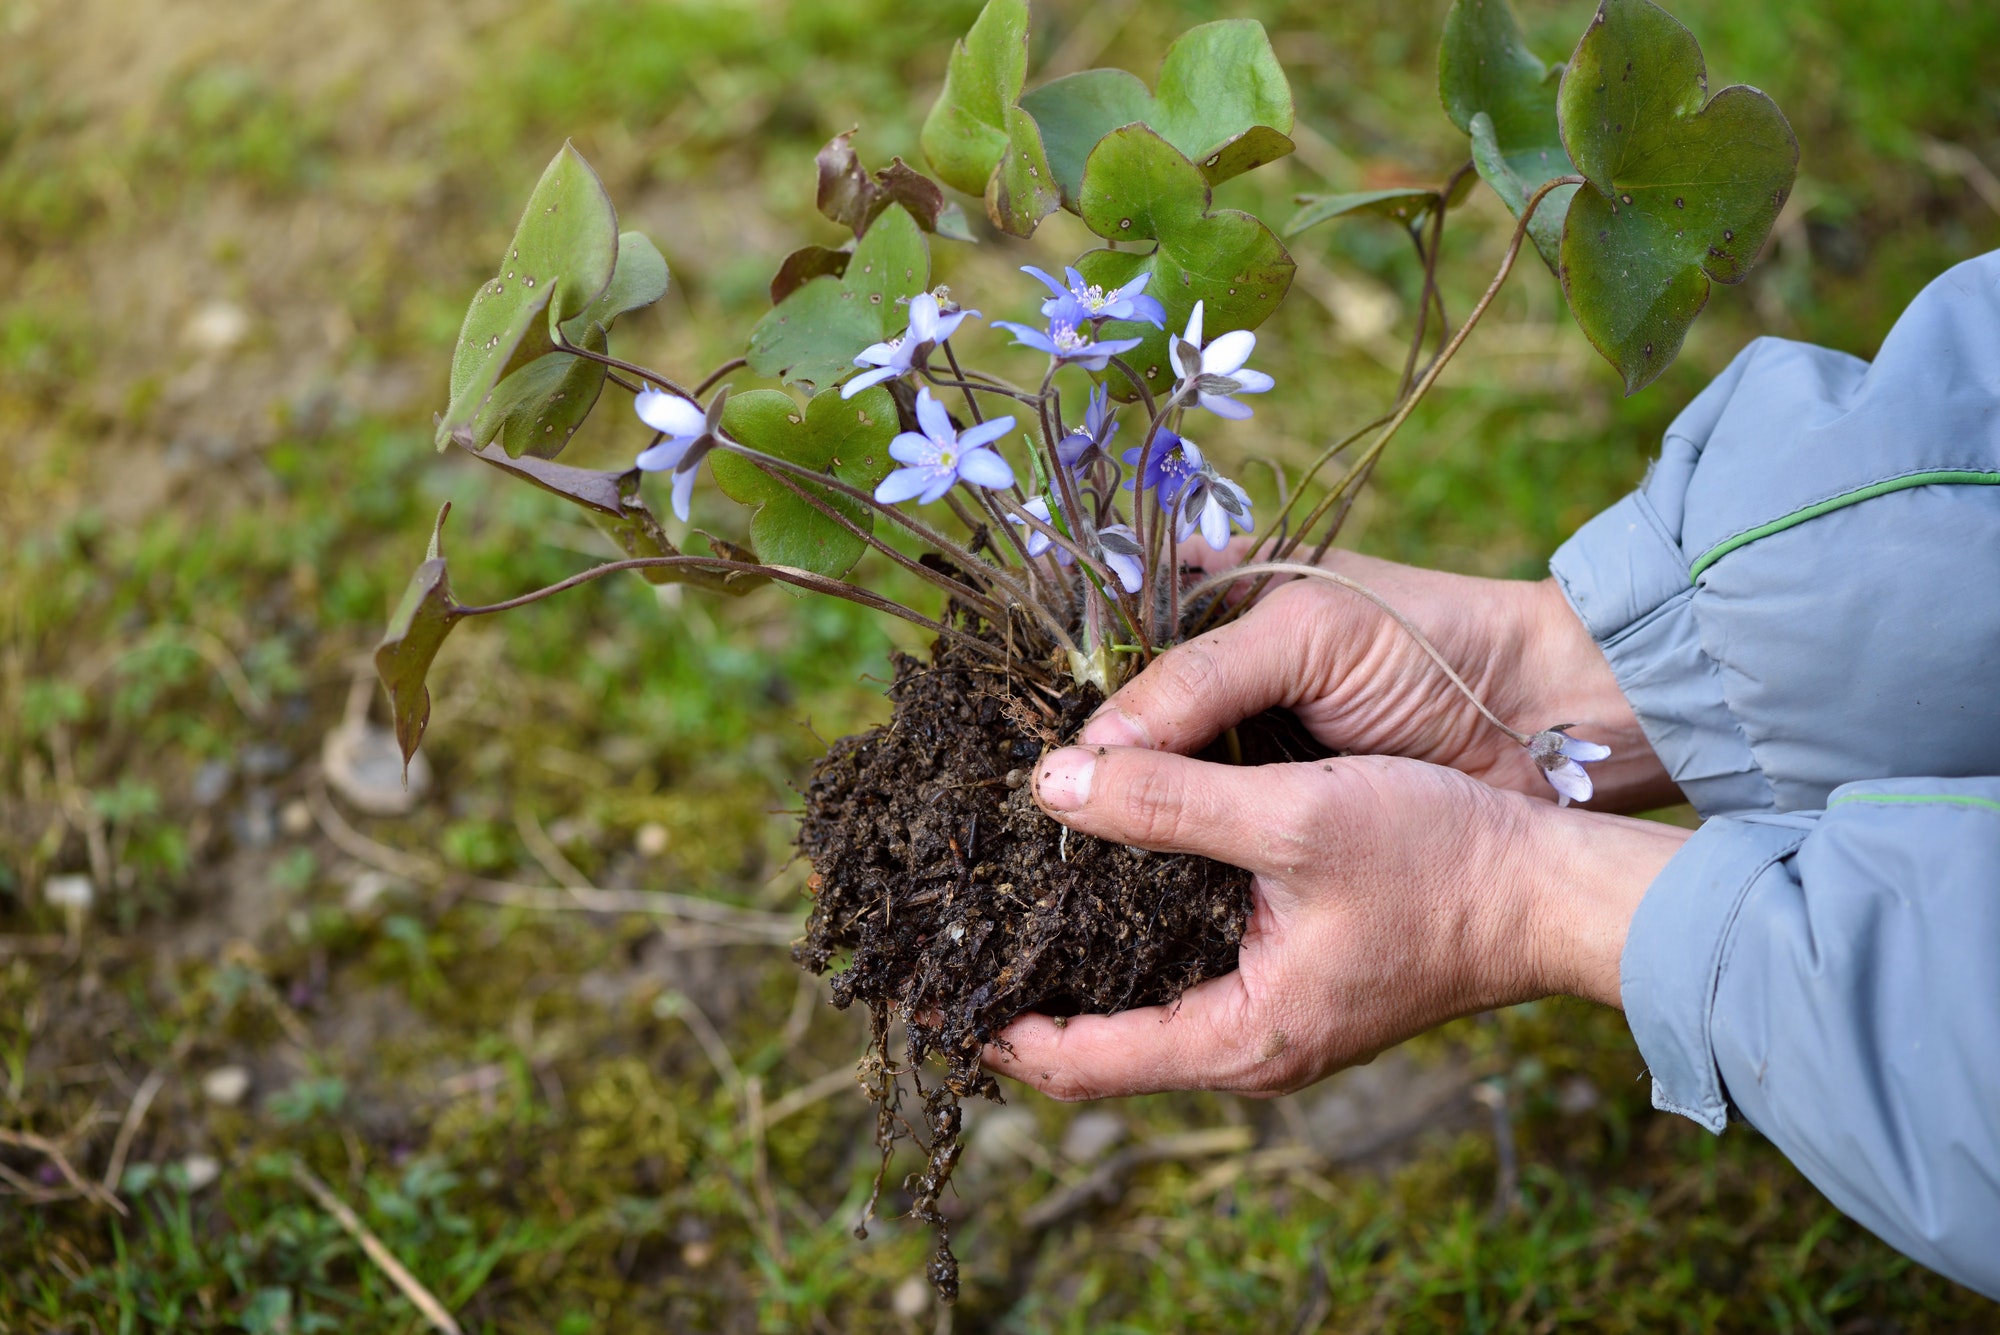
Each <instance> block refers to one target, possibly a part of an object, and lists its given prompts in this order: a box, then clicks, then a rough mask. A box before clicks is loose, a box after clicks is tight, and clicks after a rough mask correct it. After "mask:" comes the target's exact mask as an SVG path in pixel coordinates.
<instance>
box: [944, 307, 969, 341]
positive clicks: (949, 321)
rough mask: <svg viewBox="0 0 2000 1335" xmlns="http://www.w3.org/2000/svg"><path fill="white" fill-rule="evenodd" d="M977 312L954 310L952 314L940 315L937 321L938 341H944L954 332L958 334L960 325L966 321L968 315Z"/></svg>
mask: <svg viewBox="0 0 2000 1335" xmlns="http://www.w3.org/2000/svg"><path fill="white" fill-rule="evenodd" d="M977 314H979V312H978V311H953V312H952V313H951V314H950V315H940V316H939V317H938V322H937V332H936V339H937V341H938V342H940V343H942V342H944V341H945V340H946V339H948V338H950V337H951V336H952V335H953V334H956V333H957V332H958V327H959V326H960V325H962V324H964V323H965V319H966V317H967V316H969V315H977Z"/></svg>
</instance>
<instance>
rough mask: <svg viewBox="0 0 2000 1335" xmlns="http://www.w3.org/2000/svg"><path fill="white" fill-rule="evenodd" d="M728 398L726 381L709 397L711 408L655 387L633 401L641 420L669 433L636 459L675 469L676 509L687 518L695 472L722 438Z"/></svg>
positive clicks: (655, 468)
mask: <svg viewBox="0 0 2000 1335" xmlns="http://www.w3.org/2000/svg"><path fill="white" fill-rule="evenodd" d="M728 399H729V387H728V386H727V385H724V386H723V387H722V388H721V389H720V390H717V391H716V394H715V397H714V398H713V399H710V400H709V403H708V411H707V412H703V411H702V409H701V406H700V405H699V404H697V403H695V402H694V401H693V400H692V399H684V398H682V397H681V396H680V395H678V394H668V393H666V392H665V391H663V390H657V389H651V388H648V389H642V390H640V391H639V394H638V397H637V398H635V399H634V400H633V401H632V407H633V409H634V410H635V411H636V412H637V413H638V414H639V420H640V421H642V422H644V423H645V424H646V425H647V426H649V427H651V428H653V430H655V431H657V432H659V433H660V434H661V435H662V436H664V437H665V439H664V440H656V441H654V442H653V444H652V445H651V446H649V447H647V448H646V449H644V450H642V451H640V453H639V457H638V458H637V459H636V460H634V461H633V463H634V465H635V466H636V467H639V468H642V469H644V470H645V471H646V472H648V473H663V472H665V471H666V470H668V469H672V470H673V473H674V513H675V514H676V515H679V516H680V517H681V518H682V519H683V520H685V519H686V518H687V517H688V497H689V495H691V494H692V493H693V491H694V475H695V473H696V471H697V470H699V469H700V467H701V461H702V460H703V459H706V458H707V457H708V452H709V451H710V450H712V449H714V448H715V447H716V445H717V443H718V442H719V441H720V440H721V435H720V428H721V425H722V405H723V404H724V403H725V402H727V401H728Z"/></svg>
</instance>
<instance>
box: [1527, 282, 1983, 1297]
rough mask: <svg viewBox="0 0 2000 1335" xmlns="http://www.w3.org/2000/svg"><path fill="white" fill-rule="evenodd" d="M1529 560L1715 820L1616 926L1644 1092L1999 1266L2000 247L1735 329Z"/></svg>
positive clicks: (1894, 1231)
mask: <svg viewBox="0 0 2000 1335" xmlns="http://www.w3.org/2000/svg"><path fill="white" fill-rule="evenodd" d="M1551 564H1552V569H1553V571H1554V573H1555V575H1556V578H1557V580H1558V581H1559V583H1560V584H1561V585H1562V587H1563V589H1564V591H1565V593H1566V594H1567V595H1568V597H1569V600H1570V602H1571V605H1572V606H1573V607H1575V609H1576V611H1577V613H1578V615H1579V616H1581V617H1582V619H1583V621H1584V623H1585V624H1586V625H1587V626H1588V627H1589V628H1590V630H1591V633H1592V634H1593V635H1594V636H1595V637H1596V639H1597V641H1598V643H1599V645H1600V646H1602V648H1603V649H1604V652H1605V656H1606V658H1607V659H1608V660H1609V661H1610V663H1611V666H1612V670H1613V671H1614V672H1615V673H1616V674H1617V677H1618V680H1619V683H1620V685H1621V686H1622V687H1623V688H1624V691H1625V693H1626V696H1627V698H1628V699H1629V700H1630V701H1631V702H1632V705H1633V707H1634V709H1635V711H1636V712H1637V714H1638V716H1639V720H1640V722H1641V724H1642V725H1643V726H1644V727H1645V729H1646V732H1647V736H1648V738H1649V739H1650V740H1651V741H1652V743H1653V746H1654V748H1655V750H1656V751H1658V753H1659V755H1660V757H1661V759H1662V761H1663V762H1664V763H1665V764H1666V766H1667V769H1668V772H1669V773H1670V774H1672V775H1673V776H1674V778H1675V780H1676V781H1677V782H1678V783H1679V784H1680V786H1681V788H1682V790H1683V791H1684V792H1685V793H1686V794H1687V797H1688V799H1689V800H1690V801H1691V802H1693V803H1694V805H1695V806H1696V808H1697V809H1698V810H1699V811H1700V812H1701V814H1702V815H1703V816H1704V817H1706V818H1708V819H1707V821H1706V823H1705V824H1704V825H1703V826H1702V828H1701V829H1700V830H1699V831H1698V832H1697V833H1696V835H1695V836H1694V838H1693V839H1691V840H1690V841H1689V843H1688V844H1687V846H1686V847H1685V848H1684V849H1683V850H1682V851H1681V853H1680V854H1679V855H1678V856H1677V857H1676V858H1675V859H1674V860H1673V862H1672V863H1671V864H1670V865H1669V866H1668V867H1667V869H1666V871H1665V872H1663V873H1662V874H1661V876H1660V877H1659V879H1658V880H1657V881H1656V882H1655V883H1654V885H1653V886H1652V888H1651V889H1650V890H1649V891H1648V892H1647V895H1646V898H1645V900H1644V902H1643V903H1642V904H1641V905H1640V908H1639V911H1638V914H1637V915H1636V916H1635V917H1634V919H1633V922H1632V928H1631V932H1630V935H1629V937H1628V939H1627V943H1626V948H1625V956H1624V960H1623V964H1622V973H1623V991H1624V1001H1625V1009H1626V1015H1627V1017H1628V1020H1629V1021H1630V1023H1631V1025H1632V1031H1633V1034H1634V1036H1635V1037H1636V1038H1637V1040H1638V1043H1639V1047H1640V1050H1641V1052H1642V1053H1643V1054H1644V1056H1645V1058H1646V1061H1647V1064H1648V1066H1649V1068H1650V1070H1651V1074H1652V1078H1653V1101H1654V1104H1655V1105H1656V1106H1658V1107H1660V1108H1664V1109H1667V1110H1669V1111H1673V1112H1678V1113H1681V1114H1683V1115H1685V1116H1688V1117H1691V1118H1693V1119H1694V1120H1696V1121H1698V1122H1700V1123H1701V1124H1702V1125H1704V1126H1706V1127H1708V1128H1709V1129H1710V1130H1713V1131H1720V1130H1721V1129H1722V1127H1723V1125H1724V1123H1725V1122H1726V1120H1727V1118H1728V1116H1729V1115H1730V1113H1731V1112H1732V1111H1734V1112H1736V1113H1738V1114H1740V1115H1741V1116H1743V1117H1744V1118H1745V1119H1747V1120H1748V1121H1750V1122H1751V1123H1752V1124H1753V1125H1755V1126H1756V1127H1757V1128H1758V1129H1759V1130H1760V1131H1762V1132H1763V1133H1764V1134H1765V1135H1767V1136H1768V1137H1769V1138H1770V1139H1771V1140H1772V1141H1773V1142H1774V1143H1776V1144H1777V1145H1778V1147H1779V1148H1780V1149H1782V1150H1783V1151H1784V1152H1785V1153H1786V1154H1787V1155H1788V1156H1789V1157H1790V1158H1791V1159H1792V1160H1793V1162H1794V1163H1796V1164H1797V1165H1798V1166H1799V1167H1800V1169H1801V1170H1802V1171H1804V1172H1805V1173H1806V1175H1807V1176H1808V1177H1810V1178H1811V1179H1812V1180H1813V1182H1814V1183H1815V1184H1816V1185H1818V1186H1819V1187H1820V1188H1821V1190H1823V1191H1824V1192H1826V1194H1827V1196H1828V1197H1829V1198H1830V1199H1832V1200H1833V1201H1834V1202H1835V1204H1837V1205H1839V1206H1840V1207H1841V1208H1842V1209H1843V1210H1845V1211H1846V1212H1847V1213H1849V1214H1850V1215H1852V1216H1854V1217H1855V1218H1856V1219H1857V1220H1859V1221H1860V1222H1862V1223H1863V1224H1865V1225H1866V1226H1867V1227H1869V1228H1870V1229H1872V1230H1874V1231H1875V1232H1876V1233H1878V1234H1880V1235H1881V1236H1882V1237H1883V1238H1885V1239H1886V1240H1888V1241H1889V1242H1890V1243H1892V1244H1893V1245H1895V1246H1896V1247H1898V1248H1900V1249H1902V1250H1903V1251H1905V1252H1907V1253H1909V1254H1910V1255H1911V1256H1913V1257H1915V1258H1917V1259H1918V1260H1920V1261H1923V1262H1924V1263H1925V1264H1927V1265H1930V1266H1932V1267H1933V1268H1935V1269H1937V1270H1938V1271H1940V1272H1941V1273H1943V1274H1946V1275H1948V1276H1950V1277H1952V1278H1954V1279H1956V1280H1959V1281H1960V1282H1962V1283H1964V1284H1967V1285H1969V1286H1970V1287H1972V1288H1974V1289H1977V1290H1979V1291H1980V1292H1982V1293H1985V1294H1988V1295H1989V1296H1993V1297H2000V777H1995V776H2000V255H1989V256H1986V257H1983V258H1981V259H1978V260H1974V261H1972V262H1970V263H1967V264H1963V265H1960V266H1958V267H1957V268H1955V269H1953V270H1951V271H1950V272H1949V273H1947V274H1946V275H1945V276H1944V277H1942V278H1940V279H1939V280H1938V281H1937V282H1935V283H1933V284H1932V285H1931V286H1930V287H1929V288H1928V289H1926V290H1925V292H1924V293H1923V294H1922V295H1921V296H1920V297H1919V298H1918V299H1917V300H1916V302H1914V303H1913V304H1912V305H1911V307H1910V309H1909V310H1908V311H1907V312H1906V313H1905V314H1904V316H1903V318H1902V320H1900V321H1899V322H1898V323H1897V325H1896V328H1895V329H1894V330H1893V331H1892V332H1891V334H1890V335H1889V338H1888V339H1887V340H1886V341H1885V342H1884V344H1883V347H1882V350H1881V353H1880V355H1879V356H1878V357H1877V358H1876V360H1875V362H1874V364H1873V365H1872V366H1871V365H1869V364H1868V363H1865V362H1861V361H1858V360H1856V359H1855V358H1852V357H1847V356H1844V355H1842V354H1839V353H1833V352H1828V351H1826V350H1824V349H1820V348H1814V347H1809V346H1806V345H1803V344H1796V343H1789V342H1785V341H1782V340H1776V339H1760V340H1758V341H1757V342H1755V343H1753V344H1751V345H1750V346H1749V347H1748V348H1747V349H1745V350H1744V352H1743V353H1742V354H1741V355H1740V356H1739V357H1738V358H1737V359H1736V360H1735V362H1734V363H1732V364H1731V366H1730V367H1729V369H1728V370H1727V371H1726V372H1724V374H1723V375H1721V376H1720V377H1718V378H1717V379H1716V381H1715V382H1714V384H1712V385H1711V386H1710V387H1709V388H1708V389H1707V390H1706V391H1704V392H1703V393H1702V394H1701V395H1700V396H1699V397H1698V398H1696V400H1695V401H1694V402H1693V403H1692V404H1691V405H1690V406H1689V407H1688V409H1687V411H1686V412H1684V413H1683V414H1682V415H1681V416H1680V418H1679V419H1678V420H1676V422H1675V423H1674V425H1673V426H1672V428H1670V429H1669V431H1668V433H1667V436H1666V439H1665V442H1664V445H1663V449H1662V454H1661V458H1660V460H1659V462H1658V463H1657V464H1656V465H1655V466H1654V469H1653V472H1652V473H1651V475H1650V476H1649V477H1648V478H1647V480H1646V483H1645V484H1644V485H1643V486H1642V487H1641V489H1640V490H1639V491H1637V492H1635V493H1633V494H1632V495H1631V496H1628V497H1626V498H1625V499H1624V500H1623V501H1621V502H1619V504H1618V505H1616V506H1614V507H1613V508H1612V509H1610V510H1608V511H1606V512H1605V513H1604V514H1602V515H1599V516H1598V517H1597V518H1596V519H1594V520H1592V521H1591V522H1590V523H1589V524H1587V525H1586V526H1585V527H1584V528H1583V529H1582V530H1581V531H1580V532H1579V533H1578V534H1577V535H1576V537H1575V538H1573V539H1572V540H1571V541H1570V542H1569V543H1567V544H1566V545H1565V546H1564V547H1563V548H1562V549H1561V550H1560V551H1558V552H1557V553H1556V556H1555V559H1554V561H1553V562H1552V563H1551Z"/></svg>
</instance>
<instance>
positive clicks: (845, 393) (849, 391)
mask: <svg viewBox="0 0 2000 1335" xmlns="http://www.w3.org/2000/svg"><path fill="white" fill-rule="evenodd" d="M901 374H903V371H902V368H901V367H897V366H883V367H878V368H876V369H875V370H873V371H863V372H862V373H861V374H860V375H858V376H856V377H854V379H852V380H850V381H848V382H847V383H846V384H844V385H842V386H841V387H840V397H841V398H843V399H851V398H853V397H854V396H855V395H856V394H859V393H860V392H861V391H862V390H864V389H869V388H871V387H873V386H875V385H879V384H881V383H882V382H883V381H884V380H894V379H895V378H896V377H897V376H899V375H901Z"/></svg>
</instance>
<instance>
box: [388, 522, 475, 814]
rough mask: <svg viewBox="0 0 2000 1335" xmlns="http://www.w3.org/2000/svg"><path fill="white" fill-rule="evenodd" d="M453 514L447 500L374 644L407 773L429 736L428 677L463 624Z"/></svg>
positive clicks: (405, 772)
mask: <svg viewBox="0 0 2000 1335" xmlns="http://www.w3.org/2000/svg"><path fill="white" fill-rule="evenodd" d="M450 513H451V502H449V501H447V502H445V504H444V505H443V507H442V508H440V509H439V510H438V517H437V523H436V524H435V525H434V526H433V527H432V529H431V543H430V549H429V551H428V552H427V553H426V555H425V558H424V563H423V564H422V565H420V566H418V567H417V569H416V573H415V574H413V575H411V576H410V582H409V584H408V586H407V587H405V588H404V590H403V600H402V602H400V603H399V604H397V606H396V611H395V614H394V615H393V616H391V617H390V618H389V628H388V630H387V631H385V632H384V633H383V636H382V642H381V643H380V644H379V645H377V646H376V648H375V672H376V675H377V676H379V677H380V678H381V679H382V684H383V685H384V686H385V687H387V688H388V690H389V706H390V711H391V713H392V714H393V715H394V718H395V723H396V745H397V746H398V747H400V748H401V749H402V752H403V774H404V777H405V778H408V776H409V766H410V757H412V756H414V755H416V753H417V746H418V745H419V744H420V743H421V742H422V741H423V739H424V729H425V728H426V727H428V726H429V724H430V719H431V693H430V688H429V687H428V686H426V685H425V684H424V677H425V675H426V674H428V673H429V672H430V667H431V660H433V659H435V658H436V657H437V651H438V648H439V647H440V646H441V645H443V643H444V638H445V636H447V635H449V634H450V633H451V628H452V627H453V626H455V625H457V624H458V622H459V621H460V619H461V615H460V613H459V610H458V605H457V604H456V603H454V602H453V601H452V597H451V576H450V574H449V572H448V571H447V570H446V568H445V557H444V549H443V542H444V521H445V517H446V516H447V515H449V514H450Z"/></svg>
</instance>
